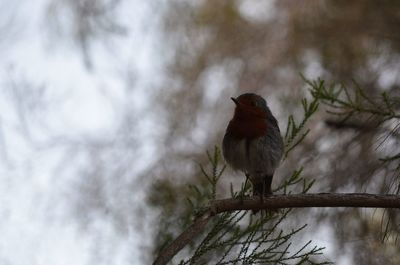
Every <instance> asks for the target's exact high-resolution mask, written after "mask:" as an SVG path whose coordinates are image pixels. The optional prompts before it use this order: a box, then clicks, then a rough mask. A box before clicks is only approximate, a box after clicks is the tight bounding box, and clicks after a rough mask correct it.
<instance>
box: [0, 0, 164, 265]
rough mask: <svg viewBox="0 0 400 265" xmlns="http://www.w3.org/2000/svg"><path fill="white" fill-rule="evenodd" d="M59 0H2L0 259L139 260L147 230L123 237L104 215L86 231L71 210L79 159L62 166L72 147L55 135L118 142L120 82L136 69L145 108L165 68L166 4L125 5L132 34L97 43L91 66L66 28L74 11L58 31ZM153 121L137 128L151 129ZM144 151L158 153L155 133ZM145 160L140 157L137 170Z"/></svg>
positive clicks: (18, 264)
mask: <svg viewBox="0 0 400 265" xmlns="http://www.w3.org/2000/svg"><path fill="white" fill-rule="evenodd" d="M56 2H61V1H56V0H54V1H51V0H36V1H30V0H19V1H7V0H1V1H0V9H1V10H2V11H1V14H2V15H1V16H0V33H1V34H2V35H3V38H0V47H1V49H0V56H1V58H2V60H0V77H1V78H0V89H1V93H0V149H1V152H0V157H1V159H0V216H1V225H0V233H1V235H2V236H1V240H0V264H13V265H22V264H53V265H58V264H74V265H80V264H141V262H140V261H139V258H140V252H141V251H142V249H141V247H143V246H145V245H146V244H148V243H149V241H148V240H147V241H146V240H143V235H142V234H140V233H143V232H144V229H137V230H136V231H135V230H132V231H130V233H129V235H127V236H126V235H124V236H121V235H119V234H118V233H116V232H115V231H114V228H113V227H112V226H111V225H110V223H109V222H108V221H107V220H102V219H101V218H98V222H97V223H92V224H91V225H90V227H89V228H88V229H82V227H81V225H80V224H79V223H78V222H77V221H76V220H75V219H74V217H73V215H72V214H70V212H71V206H70V202H71V201H73V200H74V199H75V198H72V197H69V189H70V187H68V186H70V185H71V183H74V178H76V177H77V176H78V175H76V174H74V169H73V167H74V166H75V165H77V164H79V163H80V162H79V159H77V158H71V160H70V164H69V165H68V166H70V167H71V168H66V166H65V165H64V166H63V167H62V168H60V164H65V162H62V161H64V160H65V158H66V157H65V154H66V152H65V148H64V147H63V145H62V143H59V142H56V143H52V142H51V140H52V139H58V138H60V139H61V138H62V139H80V138H82V139H83V138H85V139H92V140H96V139H104V138H106V139H107V138H110V139H112V138H113V134H115V133H116V132H115V130H116V128H117V125H118V123H119V122H120V116H121V113H120V112H119V111H121V110H122V106H123V104H124V103H125V102H126V97H127V94H126V91H127V88H126V86H127V83H126V82H122V81H121V80H125V79H126V77H125V76H127V75H128V74H129V73H130V72H132V73H135V82H134V83H133V86H134V87H132V89H135V95H136V96H138V100H137V102H136V103H135V106H133V107H132V108H133V109H136V110H137V111H140V109H141V108H144V107H145V105H146V102H147V100H146V99H145V98H146V95H147V94H146V89H148V87H150V86H151V85H152V84H154V82H158V80H157V78H155V76H157V73H159V71H160V70H161V69H162V67H161V66H162V58H160V57H159V53H157V52H155V49H156V50H157V48H158V46H159V41H158V38H159V34H158V25H159V24H158V23H159V16H160V12H161V11H160V10H162V8H163V5H162V4H161V3H159V4H158V5H157V7H158V11H157V10H154V6H151V5H150V4H149V3H148V2H147V1H140V0H135V1H125V2H123V3H122V5H121V8H120V9H118V14H120V17H121V20H120V23H121V24H122V25H124V26H125V27H128V32H129V34H128V35H125V36H116V37H114V38H112V42H110V43H105V44H103V43H101V42H100V41H98V42H94V43H95V45H93V47H91V49H90V51H91V54H90V58H91V59H92V68H90V69H89V68H88V67H86V65H85V63H84V60H83V56H82V52H81V50H80V49H79V45H77V44H76V43H74V42H73V40H72V39H71V38H70V37H69V35H68V34H69V30H70V25H68V23H70V22H71V17H70V15H71V14H70V13H69V11H68V10H67V9H63V8H60V9H59V10H58V13H57V16H58V19H59V20H60V21H62V23H61V25H62V26H63V27H64V28H61V29H60V31H59V32H58V33H57V34H55V33H54V31H53V30H54V29H52V26H54V25H51V23H52V22H51V20H50V19H49V15H48V13H47V12H48V7H49V5H50V4H51V3H56ZM155 3H156V2H155V1H153V4H155ZM159 74H161V73H159ZM43 93H44V95H43ZM28 95H29V96H28ZM21 99H22V100H21ZM37 99H40V100H37ZM43 106H45V110H43V108H42V107H43ZM118 106H121V107H118ZM21 110H22V111H21ZM24 110H25V111H24ZM151 123H152V121H151V120H150V121H147V123H146V124H147V127H146V126H142V128H143V131H142V132H138V133H139V134H143V135H146V133H147V131H148V130H149V128H148V127H151ZM146 130H147V131H146ZM144 139H146V138H144ZM138 148H139V149H140V148H141V149H140V150H141V152H142V154H141V155H142V156H143V157H145V158H146V157H147V158H150V156H151V152H152V147H151V139H149V142H147V145H146V147H145V148H144V147H143V146H142V147H140V146H139V147H138ZM145 160H146V159H145ZM61 162H62V163H61ZM147 162H148V161H147ZM132 163H133V162H132ZM146 166H148V164H147V163H137V170H141V169H144V168H145V167H146ZM71 196H73V194H71ZM136 196H139V195H136ZM93 259H97V260H93Z"/></svg>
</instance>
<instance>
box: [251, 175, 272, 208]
mask: <svg viewBox="0 0 400 265" xmlns="http://www.w3.org/2000/svg"><path fill="white" fill-rule="evenodd" d="M272 177H273V176H272V175H267V176H265V177H264V178H263V179H262V181H260V182H256V183H253V196H259V197H260V200H261V201H263V198H264V196H265V197H267V196H269V195H272V189H271V183H272ZM257 212H258V210H253V214H256V213H257Z"/></svg>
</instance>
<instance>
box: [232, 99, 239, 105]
mask: <svg viewBox="0 0 400 265" xmlns="http://www.w3.org/2000/svg"><path fill="white" fill-rule="evenodd" d="M231 99H232V101H233V102H235V104H236V106H239V101H238V100H237V99H236V98H231Z"/></svg>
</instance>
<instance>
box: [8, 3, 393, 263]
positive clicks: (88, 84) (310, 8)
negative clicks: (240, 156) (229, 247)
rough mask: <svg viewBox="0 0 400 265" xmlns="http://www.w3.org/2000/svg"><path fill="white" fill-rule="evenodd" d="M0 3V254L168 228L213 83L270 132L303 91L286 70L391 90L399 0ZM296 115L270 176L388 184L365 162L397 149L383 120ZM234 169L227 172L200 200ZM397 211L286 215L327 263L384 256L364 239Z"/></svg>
mask: <svg viewBox="0 0 400 265" xmlns="http://www.w3.org/2000/svg"><path fill="white" fill-rule="evenodd" d="M0 12H1V16H0V47H1V49H0V58H1V60H0V216H1V218H0V234H1V237H0V264H5V265H19V264H21V265H25V264H38V265H41V264H54V265H58V264H75V265H81V264H82V265H83V264H88V265H89V264H121V265H122V264H148V263H150V261H151V260H152V259H153V258H154V256H153V255H154V253H156V251H157V247H160V246H161V245H162V244H163V243H164V242H165V240H168V239H170V238H173V237H174V236H176V235H177V233H178V232H179V231H180V230H181V229H182V228H183V226H184V225H185V224H184V223H182V221H181V220H180V219H179V218H178V217H179V216H181V215H184V213H185V211H187V208H185V206H183V205H184V199H185V198H184V197H185V193H187V192H188V189H187V185H188V183H191V184H194V185H196V183H201V177H200V171H199V169H198V166H197V164H196V163H205V164H206V161H207V156H206V155H205V152H206V150H212V149H213V148H214V146H215V145H220V143H221V140H222V136H223V133H224V130H225V127H226V125H227V123H228V121H229V119H230V116H231V115H232V111H233V107H234V106H233V104H232V102H231V101H230V100H229V98H230V97H231V96H237V95H239V94H240V93H243V92H249V91H250V92H255V93H258V94H261V95H263V96H264V97H265V98H266V99H267V102H268V105H269V106H270V108H271V109H272V112H273V113H274V114H275V116H276V117H277V119H278V121H279V124H280V127H281V131H282V132H285V130H286V121H287V118H288V116H289V115H290V114H293V115H294V116H295V117H300V116H301V104H300V101H301V98H303V97H310V95H309V94H308V91H307V86H306V84H305V83H304V81H303V80H302V78H301V76H300V74H303V75H304V76H306V77H307V78H311V79H312V78H317V77H321V78H323V79H325V80H327V82H336V83H342V84H344V85H346V86H348V87H350V88H351V87H353V86H354V85H355V84H357V85H359V86H360V87H362V88H363V89H365V91H366V92H367V93H368V95H370V96H371V97H377V95H379V94H380V93H381V92H383V91H386V92H387V93H389V94H390V95H392V96H400V88H399V85H400V61H399V51H400V31H399V28H400V2H399V1H389V0H381V1H373V0H370V1H361V0H360V1H342V0H335V1H333V0H323V1H316V0H315V1H314V0H307V1H295V0H279V1H273V0H268V1H256V0H236V1H232V0H230V1H228V0H219V1H213V0H201V1H180V0H170V1H165V0H164V1H162V0H152V1H140V0H35V1H30V0H19V1H7V0H1V1H0ZM378 124H379V126H378ZM308 125H309V127H310V128H311V133H310V134H309V135H308V136H307V138H306V139H305V141H304V142H303V143H302V144H301V145H300V146H298V147H297V148H296V149H295V151H293V152H292V153H291V155H290V156H289V157H288V158H287V159H286V160H285V162H284V163H283V165H282V166H281V168H280V169H279V170H278V172H277V173H276V176H275V179H274V183H273V185H277V183H279V182H280V181H281V180H282V179H283V178H284V177H285V176H287V175H288V174H290V172H292V171H293V170H294V169H298V168H300V167H301V166H303V167H304V172H303V174H304V176H305V177H307V178H309V179H316V183H315V184H314V186H313V188H312V189H311V192H370V193H395V192H396V185H393V183H395V181H396V178H397V179H398V175H396V174H398V171H396V168H395V167H394V166H393V165H391V164H385V165H382V163H381V162H380V161H379V158H381V157H384V156H386V155H391V154H393V152H395V151H396V150H398V149H399V134H398V131H397V129H398V127H396V126H397V125H396V123H393V122H390V121H389V122H384V123H382V122H381V121H380V120H377V118H376V117H359V118H358V119H355V120H352V121H351V125H350V126H337V124H336V123H335V119H334V117H332V116H331V115H329V113H326V112H324V111H323V110H321V111H319V112H318V113H317V114H316V115H315V116H314V117H313V119H312V120H311V122H310V123H309V124H308ZM393 129H395V130H393ZM388 132H391V133H390V134H389V133H388ZM242 180H243V177H242V176H241V175H240V174H239V173H236V172H232V171H230V170H227V172H226V173H225V175H224V176H223V179H222V182H221V183H220V184H219V187H218V188H219V190H218V197H221V198H222V197H227V196H229V183H231V182H233V183H236V184H237V183H240V182H241V181H242ZM199 185H200V184H199ZM397 192H398V190H397ZM397 215H398V214H397ZM397 215H396V213H394V212H387V213H385V214H384V213H383V212H382V211H380V210H365V209H342V208H339V209H318V210H317V209H303V210H301V211H300V210H297V211H295V212H294V213H293V214H292V215H291V221H292V222H296V223H299V224H304V223H308V224H309V226H308V228H307V230H306V231H305V232H304V233H303V234H302V235H303V237H304V240H305V241H308V240H309V239H312V240H313V241H314V242H316V243H317V244H318V245H319V246H325V247H326V249H325V250H324V256H325V257H326V258H327V259H330V260H333V261H336V262H337V264H399V263H400V255H399V253H400V252H399V251H398V250H399V248H398V244H396V239H397V237H389V238H382V235H383V234H384V233H382V227H385V226H386V224H388V227H389V229H391V230H396V229H398V223H399V219H398V216H397ZM385 216H386V217H387V216H392V217H393V218H391V219H390V222H387V220H386V219H385ZM396 216H397V217H396ZM396 218H397V219H396ZM397 231H398V230H397Z"/></svg>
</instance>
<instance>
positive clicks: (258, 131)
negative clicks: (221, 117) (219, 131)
mask: <svg viewBox="0 0 400 265" xmlns="http://www.w3.org/2000/svg"><path fill="white" fill-rule="evenodd" d="M227 131H228V133H229V134H231V135H232V136H233V137H235V138H239V139H243V138H247V139H253V138H257V137H260V136H263V135H265V134H266V132H267V122H266V120H265V119H262V118H249V119H246V120H242V119H241V120H239V119H235V118H234V119H232V120H231V121H230V122H229V125H228V128H227Z"/></svg>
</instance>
